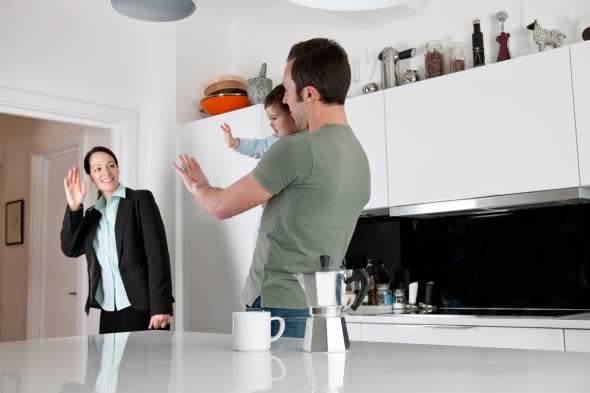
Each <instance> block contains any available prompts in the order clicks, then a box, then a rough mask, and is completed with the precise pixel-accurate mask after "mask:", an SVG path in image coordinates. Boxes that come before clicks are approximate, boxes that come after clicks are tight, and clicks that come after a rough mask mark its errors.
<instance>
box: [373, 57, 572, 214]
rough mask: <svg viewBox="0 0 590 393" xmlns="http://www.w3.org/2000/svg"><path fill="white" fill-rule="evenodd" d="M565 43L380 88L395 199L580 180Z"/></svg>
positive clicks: (433, 197)
mask: <svg viewBox="0 0 590 393" xmlns="http://www.w3.org/2000/svg"><path fill="white" fill-rule="evenodd" d="M570 77H571V73H570V57H569V50H568V48H558V49H552V50H549V51H546V52H542V53H537V54H534V55H530V56H524V57H519V58H516V59H512V60H510V61H505V62H500V63H494V64H490V65H486V66H485V67H478V68H475V69H470V70H466V71H462V72H457V73H454V74H449V75H444V76H441V77H437V78H433V79H429V80H426V81H421V82H418V83H414V84H411V85H406V86H401V87H396V88H392V89H388V90H385V112H386V129H387V149H388V151H387V157H388V176H389V199H390V202H391V204H392V206H401V205H408V204H416V203H424V202H435V201H447V200H455V199H464V198H474V197H482V196H491V195H499V194H512V193H520V192H529V191H539V190H546V189H559V188H566V187H574V186H578V185H579V179H578V162H577V152H576V135H575V128H574V117H573V98H572V87H571V82H570Z"/></svg>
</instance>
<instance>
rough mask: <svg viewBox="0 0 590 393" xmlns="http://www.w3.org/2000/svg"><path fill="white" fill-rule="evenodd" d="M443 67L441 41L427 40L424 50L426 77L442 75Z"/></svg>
mask: <svg viewBox="0 0 590 393" xmlns="http://www.w3.org/2000/svg"><path fill="white" fill-rule="evenodd" d="M443 67H444V55H443V53H442V43H441V42H440V41H438V40H433V41H428V42H427V43H426V52H425V53H424V68H425V70H424V71H425V74H426V79H428V78H434V77H435V76H440V75H442V74H443Z"/></svg>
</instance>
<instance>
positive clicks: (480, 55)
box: [471, 19, 486, 67]
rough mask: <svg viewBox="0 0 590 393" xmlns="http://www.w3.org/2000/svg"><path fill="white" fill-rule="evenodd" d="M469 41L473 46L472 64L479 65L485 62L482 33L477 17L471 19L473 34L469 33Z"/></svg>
mask: <svg viewBox="0 0 590 393" xmlns="http://www.w3.org/2000/svg"><path fill="white" fill-rule="evenodd" d="M471 43H472V46H473V66H474V67H479V66H482V65H485V64H486V60H485V53H484V47H483V33H482V32H481V26H480V24H479V19H475V20H474V21H473V34H472V35H471Z"/></svg>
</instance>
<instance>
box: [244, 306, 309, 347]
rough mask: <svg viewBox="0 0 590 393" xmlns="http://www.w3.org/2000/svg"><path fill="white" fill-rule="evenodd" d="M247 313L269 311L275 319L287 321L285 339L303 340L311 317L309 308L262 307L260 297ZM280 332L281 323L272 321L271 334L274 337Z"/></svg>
mask: <svg viewBox="0 0 590 393" xmlns="http://www.w3.org/2000/svg"><path fill="white" fill-rule="evenodd" d="M246 311H268V312H270V315H271V316H273V317H281V318H283V319H284V320H285V332H284V333H283V337H299V338H303V335H304V334H305V321H306V320H307V317H308V316H309V310H308V309H307V308H303V309H299V308H270V307H265V308H262V307H260V296H259V297H257V298H256V300H255V301H254V303H253V304H252V305H251V306H246ZM278 331H279V323H278V322H277V321H272V324H271V332H270V334H272V335H273V336H274V335H275V334H277V333H278Z"/></svg>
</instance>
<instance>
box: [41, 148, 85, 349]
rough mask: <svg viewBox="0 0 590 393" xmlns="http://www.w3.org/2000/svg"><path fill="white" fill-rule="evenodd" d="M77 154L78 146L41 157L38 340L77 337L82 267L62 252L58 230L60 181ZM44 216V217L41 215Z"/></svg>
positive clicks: (61, 208) (61, 199)
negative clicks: (40, 338) (41, 204)
mask: <svg viewBox="0 0 590 393" xmlns="http://www.w3.org/2000/svg"><path fill="white" fill-rule="evenodd" d="M79 160H80V152H79V150H78V147H77V146H73V147H70V148H67V149H64V150H61V151H57V152H54V153H52V154H48V155H45V156H43V157H42V170H41V178H42V181H41V185H42V190H41V195H44V196H45V197H44V198H43V199H44V200H43V205H44V206H43V209H42V212H41V214H42V216H43V219H42V220H41V222H42V224H41V239H40V243H41V250H43V252H42V254H41V255H40V262H41V272H42V274H41V305H40V306H41V307H40V311H41V326H40V328H41V329H40V330H41V332H40V333H41V337H43V338H47V337H64V336H74V335H77V334H78V332H77V330H78V326H79V319H80V314H81V311H80V308H79V301H78V297H79V296H83V295H84V294H82V293H80V291H79V290H78V288H77V283H78V269H79V268H80V267H81V266H80V265H81V263H80V262H78V261H77V260H76V259H72V258H67V257H66V256H64V255H63V253H62V252H61V246H60V238H59V235H60V229H61V225H62V221H63V214H64V211H65V204H66V203H65V196H64V187H63V179H64V177H65V174H66V173H67V171H68V169H69V168H71V167H72V166H77V165H78V163H79ZM43 213H44V214H43Z"/></svg>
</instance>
